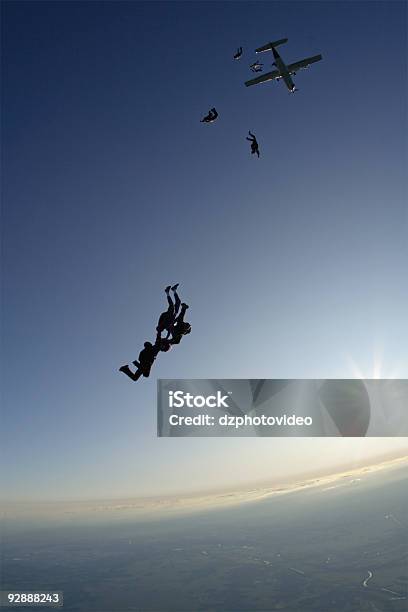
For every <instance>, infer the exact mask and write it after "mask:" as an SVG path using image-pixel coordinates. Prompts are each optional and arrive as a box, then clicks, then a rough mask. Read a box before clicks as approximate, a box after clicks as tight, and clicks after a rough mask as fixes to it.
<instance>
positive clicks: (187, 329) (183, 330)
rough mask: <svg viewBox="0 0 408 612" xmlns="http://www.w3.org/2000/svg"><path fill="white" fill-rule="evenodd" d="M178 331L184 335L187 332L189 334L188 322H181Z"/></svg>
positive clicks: (189, 326)
mask: <svg viewBox="0 0 408 612" xmlns="http://www.w3.org/2000/svg"><path fill="white" fill-rule="evenodd" d="M180 331H181V333H182V334H183V336H186V335H187V334H189V333H190V332H191V325H190V323H183V325H182V327H181V330H180Z"/></svg>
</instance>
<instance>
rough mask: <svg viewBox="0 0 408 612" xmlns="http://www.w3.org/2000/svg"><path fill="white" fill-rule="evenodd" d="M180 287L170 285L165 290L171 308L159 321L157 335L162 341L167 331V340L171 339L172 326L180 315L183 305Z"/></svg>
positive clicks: (163, 313) (162, 314)
mask: <svg viewBox="0 0 408 612" xmlns="http://www.w3.org/2000/svg"><path fill="white" fill-rule="evenodd" d="M178 286H179V284H178V283H177V284H176V285H173V287H172V286H171V285H168V287H166V289H165V290H164V291H165V293H166V297H167V303H168V305H169V306H168V308H167V310H166V311H165V312H162V313H161V315H160V317H159V321H158V323H157V327H156V331H157V335H158V338H159V339H161V335H162V332H164V331H165V330H166V331H167V336H166V339H168V338H169V336H170V332H171V328H172V325H173V324H174V322H175V320H176V317H177V315H178V311H179V309H180V304H181V300H180V298H179V296H178V293H177V287H178ZM170 289H171V290H172V291H173V294H174V302H173V300H172V299H171V296H170ZM156 342H157V341H156ZM167 350H168V349H167Z"/></svg>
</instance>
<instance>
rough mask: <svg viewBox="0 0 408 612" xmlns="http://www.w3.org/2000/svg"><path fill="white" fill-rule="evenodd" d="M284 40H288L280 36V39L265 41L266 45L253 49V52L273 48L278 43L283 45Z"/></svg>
mask: <svg viewBox="0 0 408 612" xmlns="http://www.w3.org/2000/svg"><path fill="white" fill-rule="evenodd" d="M286 42H288V39H287V38H281V39H280V40H275V42H269V43H266V45H264V46H263V47H259V48H258V49H255V53H262V51H272V49H274V48H275V47H277V46H278V45H283V44H284V43H286Z"/></svg>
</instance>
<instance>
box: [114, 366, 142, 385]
mask: <svg viewBox="0 0 408 612" xmlns="http://www.w3.org/2000/svg"><path fill="white" fill-rule="evenodd" d="M119 372H123V374H126V376H129V378H130V379H131V380H134V381H136V380H139V378H140V376H141V371H140V370H136V372H135V373H133V372H132V370H131V369H130V368H129V366H128V365H123V366H122V367H121V368H119Z"/></svg>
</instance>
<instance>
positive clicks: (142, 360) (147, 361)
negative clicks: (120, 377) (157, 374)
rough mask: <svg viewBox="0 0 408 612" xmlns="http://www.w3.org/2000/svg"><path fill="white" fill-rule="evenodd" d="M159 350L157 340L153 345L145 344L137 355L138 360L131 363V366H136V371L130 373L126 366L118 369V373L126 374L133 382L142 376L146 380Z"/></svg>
mask: <svg viewBox="0 0 408 612" xmlns="http://www.w3.org/2000/svg"><path fill="white" fill-rule="evenodd" d="M159 350H160V348H159V346H158V344H157V340H156V343H155V344H152V343H151V342H145V343H144V348H143V349H142V350H141V351H140V353H139V359H138V360H136V359H135V361H134V362H133V365H134V366H136V371H135V372H132V370H131V369H130V368H129V366H128V365H127V364H126V365H123V366H122V367H120V368H119V372H123V374H126V376H129V378H131V379H132V380H135V381H136V380H139V378H140V377H141V376H142V375H143V376H145V378H148V376H149V374H150V370H151V368H152V365H153V363H154V360H155V359H156V357H157V354H158V352H159Z"/></svg>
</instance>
